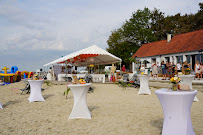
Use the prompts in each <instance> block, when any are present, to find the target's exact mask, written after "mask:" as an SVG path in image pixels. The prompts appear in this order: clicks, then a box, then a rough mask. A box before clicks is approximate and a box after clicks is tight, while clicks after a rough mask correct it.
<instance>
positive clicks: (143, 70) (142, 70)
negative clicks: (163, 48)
mask: <svg viewBox="0 0 203 135" xmlns="http://www.w3.org/2000/svg"><path fill="white" fill-rule="evenodd" d="M140 72H145V67H144V65H143V64H142V66H141V68H140Z"/></svg>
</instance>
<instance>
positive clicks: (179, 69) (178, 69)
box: [176, 62, 182, 73]
mask: <svg viewBox="0 0 203 135" xmlns="http://www.w3.org/2000/svg"><path fill="white" fill-rule="evenodd" d="M176 68H177V71H178V73H179V72H182V71H181V63H180V62H178V64H177V65H176Z"/></svg>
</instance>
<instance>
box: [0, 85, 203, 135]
mask: <svg viewBox="0 0 203 135" xmlns="http://www.w3.org/2000/svg"><path fill="white" fill-rule="evenodd" d="M24 87H25V85H24V83H23V82H19V83H13V84H10V85H6V86H1V87H0V93H1V96H0V102H1V103H2V105H3V107H4V109H0V118H1V122H0V134H2V135H6V134H9V135H23V134H29V135H44V134H58V135H63V134H68V135H160V134H161V130H162V126H163V117H164V116H163V111H162V108H161V105H160V102H159V100H158V98H157V96H156V95H155V93H154V91H155V90H157V88H153V87H151V88H150V90H151V92H152V95H137V93H138V89H135V88H133V87H128V88H126V89H123V88H121V87H118V86H117V85H116V84H96V83H95V84H93V88H94V91H93V92H92V93H88V95H87V103H88V106H89V109H90V111H91V113H92V119H91V120H86V119H74V120H68V117H69V115H70V113H71V110H72V107H73V96H72V92H70V93H69V95H68V99H66V98H65V96H64V95H63V92H64V91H65V90H66V89H67V86H66V85H51V86H47V85H46V84H43V88H44V89H45V90H44V91H43V92H42V95H43V97H44V98H45V100H46V101H45V102H33V103H29V101H28V100H27V99H28V97H29V94H23V95H20V93H21V91H20V90H19V89H22V88H24ZM197 97H198V99H199V100H200V102H193V104H192V109H191V118H192V123H193V128H194V131H195V133H196V135H201V134H203V128H202V127H203V91H198V94H197Z"/></svg>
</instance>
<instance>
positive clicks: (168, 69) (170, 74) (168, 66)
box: [167, 62, 172, 79]
mask: <svg viewBox="0 0 203 135" xmlns="http://www.w3.org/2000/svg"><path fill="white" fill-rule="evenodd" d="M167 73H168V78H169V79H170V78H171V77H172V65H171V62H168V65H167Z"/></svg>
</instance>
